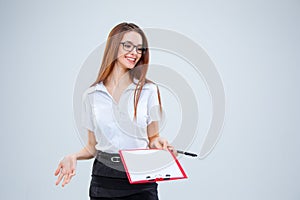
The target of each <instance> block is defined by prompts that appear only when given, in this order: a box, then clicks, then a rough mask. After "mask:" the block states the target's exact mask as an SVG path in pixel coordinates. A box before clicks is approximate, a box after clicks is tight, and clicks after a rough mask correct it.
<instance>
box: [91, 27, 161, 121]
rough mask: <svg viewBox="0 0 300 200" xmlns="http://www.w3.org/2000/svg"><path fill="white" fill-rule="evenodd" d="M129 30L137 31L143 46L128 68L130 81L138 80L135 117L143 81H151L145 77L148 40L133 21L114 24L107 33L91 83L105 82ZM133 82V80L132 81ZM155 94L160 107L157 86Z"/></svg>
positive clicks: (135, 96) (147, 62)
mask: <svg viewBox="0 0 300 200" xmlns="http://www.w3.org/2000/svg"><path fill="white" fill-rule="evenodd" d="M130 31H135V32H137V33H139V34H140V35H141V37H142V40H143V44H142V45H143V47H144V51H143V53H142V55H141V58H140V59H139V61H138V62H137V64H136V66H135V67H134V68H133V69H131V70H129V76H130V78H131V81H132V82H134V79H136V80H138V82H137V83H136V88H135V91H134V118H135V119H136V111H137V105H138V102H139V98H140V95H141V92H142V89H143V86H144V85H145V83H153V82H152V81H150V80H148V79H147V78H146V74H147V71H148V64H149V50H148V41H147V38H146V35H145V33H144V32H143V31H142V29H140V28H139V27H138V26H137V25H135V24H133V23H126V22H123V23H120V24H118V25H117V26H115V27H114V28H113V29H112V30H111V31H110V33H109V35H108V38H107V41H106V46H105V50H104V55H103V59H102V63H101V67H100V70H99V73H98V77H97V79H96V81H95V82H94V83H93V84H92V85H91V86H94V85H96V84H98V83H100V82H102V81H103V83H105V82H106V80H107V78H108V77H109V75H110V74H111V72H112V70H113V67H114V66H115V63H116V61H117V56H118V49H119V45H120V42H121V40H122V38H123V36H124V34H125V33H128V32H130ZM134 83H135V82H134ZM157 94H158V95H157V96H158V101H159V105H160V110H161V109H162V108H161V100H160V93H159V89H158V87H157Z"/></svg>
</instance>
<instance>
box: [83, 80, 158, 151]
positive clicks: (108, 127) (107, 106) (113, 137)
mask: <svg viewBox="0 0 300 200" xmlns="http://www.w3.org/2000/svg"><path fill="white" fill-rule="evenodd" d="M135 87H136V85H135V84H134V83H132V84H130V85H129V86H128V87H127V88H126V89H125V90H124V92H123V93H122V95H121V97H120V100H119V102H118V103H116V102H115V100H114V99H113V97H112V96H111V95H110V93H109V92H108V91H107V89H106V87H105V86H104V85H103V83H102V82H100V83H98V84H96V85H95V86H93V87H90V88H89V89H88V90H87V91H86V92H85V93H84V95H83V109H82V125H83V127H84V128H85V129H87V130H90V131H92V132H94V134H95V137H96V140H97V145H96V149H97V150H101V151H104V152H107V153H117V152H118V150H121V149H137V148H148V142H149V141H148V136H147V126H148V125H149V124H150V123H151V122H152V121H158V120H159V116H160V115H159V101H158V94H157V86H156V85H155V84H153V83H146V84H145V85H144V87H143V90H142V92H141V95H140V98H139V102H138V106H137V118H136V120H133V118H134V105H133V100H134V90H135Z"/></svg>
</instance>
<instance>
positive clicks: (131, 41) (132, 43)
mask: <svg viewBox="0 0 300 200" xmlns="http://www.w3.org/2000/svg"><path fill="white" fill-rule="evenodd" d="M123 42H130V43H131V44H133V45H135V44H134V43H133V42H132V41H130V40H125V41H123ZM135 46H143V44H137V45H135Z"/></svg>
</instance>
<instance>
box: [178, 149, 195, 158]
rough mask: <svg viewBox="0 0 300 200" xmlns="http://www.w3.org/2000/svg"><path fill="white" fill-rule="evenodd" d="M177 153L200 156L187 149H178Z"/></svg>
mask: <svg viewBox="0 0 300 200" xmlns="http://www.w3.org/2000/svg"><path fill="white" fill-rule="evenodd" d="M177 153H180V154H184V155H187V156H192V157H197V156H198V155H197V154H195V153H191V152H187V151H181V150H177Z"/></svg>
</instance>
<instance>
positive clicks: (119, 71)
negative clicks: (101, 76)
mask: <svg viewBox="0 0 300 200" xmlns="http://www.w3.org/2000/svg"><path fill="white" fill-rule="evenodd" d="M130 83H131V80H130V77H129V73H128V69H124V68H122V67H119V66H118V65H117V63H116V65H115V66H114V68H113V70H112V72H111V74H110V75H109V77H108V78H107V81H106V85H107V86H111V87H116V86H117V85H118V84H122V85H123V84H125V85H128V84H130Z"/></svg>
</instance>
